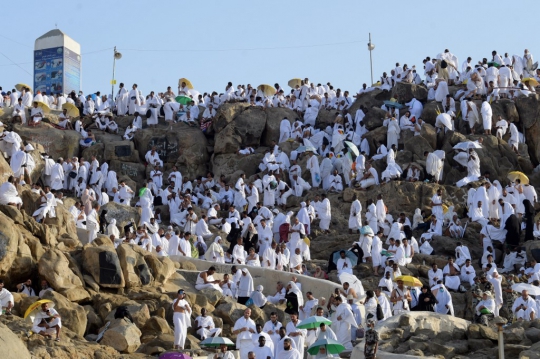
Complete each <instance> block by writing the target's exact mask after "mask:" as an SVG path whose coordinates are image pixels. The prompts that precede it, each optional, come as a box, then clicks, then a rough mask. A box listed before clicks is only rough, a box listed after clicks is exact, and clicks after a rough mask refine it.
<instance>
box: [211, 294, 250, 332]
mask: <svg viewBox="0 0 540 359" xmlns="http://www.w3.org/2000/svg"><path fill="white" fill-rule="evenodd" d="M245 310H246V306H245V305H242V304H239V303H237V302H236V301H235V300H233V299H231V298H230V297H223V298H221V300H220V302H219V304H218V306H217V307H216V309H215V310H214V313H213V314H214V315H215V316H218V317H220V318H221V319H222V320H223V323H224V324H228V325H231V326H233V325H234V323H236V321H237V320H238V319H240V318H241V317H242V316H243V315H244V311H245Z"/></svg>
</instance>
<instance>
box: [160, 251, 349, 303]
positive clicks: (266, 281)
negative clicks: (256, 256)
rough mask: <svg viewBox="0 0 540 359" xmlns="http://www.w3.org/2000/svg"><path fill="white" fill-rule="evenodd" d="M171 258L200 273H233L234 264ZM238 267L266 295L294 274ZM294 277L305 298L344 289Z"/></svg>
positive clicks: (326, 296) (311, 279) (297, 275)
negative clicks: (260, 287)
mask: <svg viewBox="0 0 540 359" xmlns="http://www.w3.org/2000/svg"><path fill="white" fill-rule="evenodd" d="M170 258H171V259H172V260H173V261H176V262H182V261H188V262H191V263H193V264H194V265H195V267H197V270H198V271H204V270H207V269H208V268H210V267H211V266H214V267H216V274H218V273H219V274H224V273H231V267H232V264H224V263H214V262H208V261H203V260H200V259H193V258H186V257H182V256H172V257H170ZM236 267H237V268H247V269H248V270H249V273H250V274H251V276H252V277H253V285H254V286H255V287H256V286H258V285H259V284H260V285H262V286H263V287H264V293H265V294H266V295H274V293H275V291H276V283H277V282H278V281H282V282H284V283H285V284H286V283H287V282H289V281H290V280H291V278H292V277H293V274H292V273H289V272H283V271H278V270H273V269H268V268H262V267H252V266H245V265H239V264H238V265H236ZM294 275H295V276H296V278H298V282H300V283H301V284H302V293H303V294H304V297H305V295H306V292H312V293H313V295H314V296H315V298H320V297H325V298H326V299H328V296H329V295H330V294H331V293H333V292H334V290H335V288H342V286H341V285H340V284H338V283H334V282H331V281H329V280H322V279H317V278H313V277H308V276H305V275H301V274H294ZM216 277H218V278H222V276H217V275H216ZM193 284H195V283H193Z"/></svg>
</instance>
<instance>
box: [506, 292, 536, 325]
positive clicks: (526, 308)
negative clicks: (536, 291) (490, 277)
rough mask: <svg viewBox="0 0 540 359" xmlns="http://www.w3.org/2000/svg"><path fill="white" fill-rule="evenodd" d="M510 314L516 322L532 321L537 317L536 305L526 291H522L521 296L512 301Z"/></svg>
mask: <svg viewBox="0 0 540 359" xmlns="http://www.w3.org/2000/svg"><path fill="white" fill-rule="evenodd" d="M512 312H513V313H514V316H515V317H516V318H517V319H518V321H519V320H525V321H532V320H534V319H535V318H536V317H537V315H538V309H537V306H536V303H535V301H534V299H533V298H532V297H531V296H530V295H529V292H528V291H527V290H523V291H522V292H521V296H520V297H519V298H517V299H516V300H515V301H514V305H513V306H512Z"/></svg>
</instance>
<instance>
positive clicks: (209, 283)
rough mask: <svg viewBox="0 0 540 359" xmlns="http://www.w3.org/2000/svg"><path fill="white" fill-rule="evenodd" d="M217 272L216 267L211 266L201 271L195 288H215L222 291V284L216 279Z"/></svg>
mask: <svg viewBox="0 0 540 359" xmlns="http://www.w3.org/2000/svg"><path fill="white" fill-rule="evenodd" d="M215 272H216V268H215V267H213V266H212V267H210V268H208V270H206V271H203V272H200V273H199V274H198V275H197V281H196V282H195V289H197V290H203V289H207V288H210V289H214V290H217V291H220V292H221V291H222V290H221V286H220V283H221V282H220V281H219V280H215V279H214V273H215Z"/></svg>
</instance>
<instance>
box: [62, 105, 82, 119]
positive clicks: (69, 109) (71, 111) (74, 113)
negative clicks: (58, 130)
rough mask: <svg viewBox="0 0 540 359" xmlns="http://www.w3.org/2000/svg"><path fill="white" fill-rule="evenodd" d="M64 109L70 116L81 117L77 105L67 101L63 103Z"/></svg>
mask: <svg viewBox="0 0 540 359" xmlns="http://www.w3.org/2000/svg"><path fill="white" fill-rule="evenodd" d="M62 110H67V115H68V116H69V117H79V116H80V113H79V109H78V108H77V106H75V105H74V104H72V103H69V102H66V103H65V104H63V105H62Z"/></svg>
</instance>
